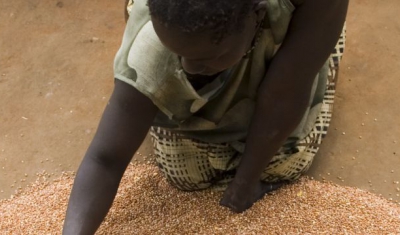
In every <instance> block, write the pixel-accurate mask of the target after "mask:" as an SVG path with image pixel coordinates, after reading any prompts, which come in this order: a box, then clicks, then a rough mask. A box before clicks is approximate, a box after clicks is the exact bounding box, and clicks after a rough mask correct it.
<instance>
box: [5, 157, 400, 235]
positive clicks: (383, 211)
mask: <svg viewBox="0 0 400 235" xmlns="http://www.w3.org/2000/svg"><path fill="white" fill-rule="evenodd" d="M72 182H73V176H71V175H68V174H65V175H63V176H62V177H61V178H60V179H59V180H56V181H54V182H50V181H49V180H45V179H41V180H39V181H38V182H37V183H35V184H34V185H32V186H30V187H28V188H26V189H25V190H24V191H23V192H20V193H17V194H16V195H15V196H14V197H13V198H12V199H8V200H2V201H0V218H1V219H0V234H60V231H61V228H62V223H63V219H64V213H65V210H66V206H67V200H68V195H69V192H70V189H71V186H72ZM220 197H221V193H216V192H210V191H202V192H194V193H185V192H180V191H178V190H175V189H174V188H172V187H170V186H169V185H168V184H167V183H166V181H165V180H164V178H163V177H161V176H160V174H159V172H158V169H157V168H156V167H155V166H153V165H149V164H145V165H143V164H133V165H131V166H129V168H128V170H127V172H126V174H125V177H124V178H123V182H122V183H121V186H120V190H119V192H118V195H117V198H116V200H115V202H114V205H113V207H112V209H111V210H110V213H109V214H108V216H107V218H106V220H105V222H104V223H103V224H102V226H101V227H100V229H99V231H98V234H194V233H196V234H273V233H274V234H288V233H302V234H303V233H319V234H320V233H328V234H337V233H342V234H343V233H350V234H351V233H361V234H388V233H392V234H393V233H395V234H397V233H400V206H399V205H397V204H394V203H391V202H389V201H387V200H386V199H383V198H380V197H378V196H376V195H373V194H371V193H367V192H365V191H362V190H359V189H354V188H349V187H340V186H337V185H334V184H330V183H321V182H317V181H313V180H309V179H302V180H300V181H299V182H298V183H296V184H292V185H288V186H285V187H284V188H282V189H280V190H278V191H277V192H276V193H274V194H273V195H269V196H267V197H265V198H264V199H263V200H261V201H260V202H258V203H257V204H255V205H254V206H253V207H252V209H250V210H248V211H247V212H245V213H243V214H234V213H231V212H230V211H229V210H228V209H226V208H223V207H220V206H219V205H218V201H219V199H220Z"/></svg>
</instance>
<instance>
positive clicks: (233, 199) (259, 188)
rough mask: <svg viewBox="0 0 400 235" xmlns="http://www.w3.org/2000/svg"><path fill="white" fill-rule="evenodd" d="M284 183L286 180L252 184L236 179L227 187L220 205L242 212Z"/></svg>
mask: <svg viewBox="0 0 400 235" xmlns="http://www.w3.org/2000/svg"><path fill="white" fill-rule="evenodd" d="M284 184H285V182H276V183H265V182H262V181H258V182H255V183H252V184H250V183H245V182H237V181H235V180H234V181H232V183H231V184H229V186H228V188H227V189H226V191H225V193H224V195H223V197H222V199H221V201H220V205H222V206H226V207H229V208H230V209H231V210H232V211H234V212H237V213H241V212H243V211H245V210H247V209H249V208H250V207H251V206H252V205H253V204H254V203H255V202H256V201H258V200H259V199H261V198H263V197H264V195H265V194H267V193H270V192H272V191H274V190H276V189H278V188H280V187H281V186H282V185H284Z"/></svg>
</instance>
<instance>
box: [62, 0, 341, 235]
mask: <svg viewBox="0 0 400 235" xmlns="http://www.w3.org/2000/svg"><path fill="white" fill-rule="evenodd" d="M347 5H348V1H347V0H333V1H332V0H320V1H312V0H254V1H243V0H220V1H214V0H148V2H146V1H145V0H136V1H135V2H134V3H133V5H132V8H131V13H130V17H129V20H128V22H127V27H126V30H125V33H124V38H123V41H122V45H121V47H120V49H119V51H118V53H117V55H116V58H115V63H114V71H115V78H116V80H115V88H114V91H113V94H112V96H111V98H110V101H109V103H108V105H107V107H106V109H105V111H104V114H103V117H102V119H101V122H100V125H99V128H98V131H97V133H96V135H95V137H94V139H93V141H92V143H91V145H90V147H89V149H88V151H87V153H86V156H85V158H84V160H83V162H82V164H81V166H80V168H79V170H78V174H77V176H76V179H75V184H74V187H73V190H72V193H71V198H70V202H69V206H68V211H67V217H66V221H65V224H64V234H92V233H94V232H95V231H96V229H97V228H98V226H99V224H100V223H101V221H102V220H103V219H104V217H105V215H106V214H107V212H108V210H109V208H110V206H111V204H112V201H113V199H114V197H115V194H116V191H117V188H118V184H119V182H120V180H121V177H122V175H123V173H124V171H125V169H126V167H127V165H128V164H129V162H130V160H131V158H132V156H133V154H134V152H135V151H136V150H137V148H138V147H139V146H140V144H141V142H142V141H143V139H144V137H145V135H146V133H147V131H148V130H149V129H150V131H151V135H152V138H153V143H154V148H155V153H156V161H157V162H158V164H159V166H160V169H161V170H162V172H163V173H164V175H165V176H166V177H167V179H168V181H169V182H170V183H171V184H172V185H174V186H175V187H178V188H179V189H182V190H198V189H204V188H208V187H212V188H215V189H222V190H225V192H224V195H223V198H222V199H221V202H220V203H221V205H223V206H227V207H229V208H231V209H232V210H233V211H236V212H242V211H244V210H246V209H248V208H249V207H251V205H252V204H253V203H254V202H255V201H257V200H258V199H260V198H261V197H262V196H263V195H265V194H266V193H268V192H270V191H272V190H275V189H277V188H279V187H280V186H281V185H283V184H284V183H285V182H287V181H293V180H296V179H297V178H299V177H300V175H301V174H302V173H303V172H305V171H306V170H307V169H308V168H309V166H310V164H311V162H312V160H313V157H314V155H315V153H316V152H317V150H318V148H319V146H320V144H321V141H322V138H323V137H324V136H325V135H326V131H327V128H328V126H329V122H330V117H331V111H332V103H333V95H334V89H335V82H336V81H335V78H336V73H337V69H338V63H339V60H340V56H341V53H342V52H343V46H344V45H343V44H344V35H342V37H341V38H340V39H339V43H338V44H337V45H336V48H335V44H336V43H337V41H338V38H339V35H340V33H341V32H342V28H343V24H344V21H345V15H346V11H347ZM333 48H335V50H334V54H332V55H331V52H332V49H333Z"/></svg>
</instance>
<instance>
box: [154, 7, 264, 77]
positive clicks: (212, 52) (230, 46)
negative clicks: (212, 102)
mask: <svg viewBox="0 0 400 235" xmlns="http://www.w3.org/2000/svg"><path fill="white" fill-rule="evenodd" d="M148 5H149V9H150V14H151V17H152V21H153V25H154V29H155V31H156V33H157V35H158V37H159V38H160V40H161V42H162V43H163V44H164V45H165V46H166V47H167V48H169V49H170V50H171V51H172V52H174V53H176V54H178V55H180V56H181V58H182V66H183V68H184V69H185V70H186V71H187V72H188V73H192V74H204V75H211V74H215V73H217V72H220V71H222V70H225V69H227V68H229V67H231V66H233V65H234V64H236V63H237V62H238V61H239V60H240V59H241V58H242V57H243V55H244V54H245V53H246V51H247V50H248V49H249V48H250V47H251V43H252V41H253V38H254V36H255V33H256V31H257V29H258V26H259V23H260V22H261V21H262V20H263V18H264V15H265V11H266V3H265V1H263V0H255V1H252V0H148Z"/></svg>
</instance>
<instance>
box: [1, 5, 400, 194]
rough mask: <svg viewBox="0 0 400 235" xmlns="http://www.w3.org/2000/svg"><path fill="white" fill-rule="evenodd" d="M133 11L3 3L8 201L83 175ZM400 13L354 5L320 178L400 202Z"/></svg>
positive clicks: (319, 160)
mask: <svg viewBox="0 0 400 235" xmlns="http://www.w3.org/2000/svg"><path fill="white" fill-rule="evenodd" d="M123 7H124V0H120V1H106V0H100V1H78V0H70V1H58V0H31V1H22V0H14V1H7V0H0V19H1V20H0V52H1V53H0V190H1V191H0V199H1V198H8V197H10V195H11V194H12V193H13V192H14V191H15V189H17V188H19V187H24V186H25V185H26V184H27V183H30V182H32V181H34V180H35V179H36V175H35V174H36V173H38V172H42V171H46V172H47V173H49V174H52V175H53V177H55V176H58V175H60V174H61V172H63V171H76V169H77V167H78V165H79V163H80V161H81V159H82V157H83V155H84V153H85V151H86V149H87V147H88V145H89V143H90V140H91V139H92V137H93V135H94V133H95V130H96V127H97V124H98V122H99V119H100V116H101V113H102V111H103V109H104V107H105V105H106V103H107V100H108V98H109V96H110V94H111V91H112V88H113V58H114V55H115V53H116V51H117V49H118V47H119V45H120V42H121V39H122V34H123V30H124V27H125V23H124V13H123ZM399 12H400V2H399V1H398V0H386V1H374V0H352V1H350V8H349V14H348V20H347V26H348V34H347V36H348V39H347V47H346V51H345V56H344V60H343V62H342V66H341V72H340V78H339V83H338V90H337V97H336V100H335V102H336V103H335V114H334V118H333V123H332V126H331V129H330V133H329V135H328V137H327V138H326V140H325V143H324V146H323V148H322V149H321V151H320V153H319V154H318V156H317V157H316V159H315V162H314V164H313V166H312V169H311V170H310V175H312V176H314V177H315V178H316V179H319V180H323V179H326V180H331V181H334V182H336V183H339V184H342V185H349V186H356V187H359V188H362V189H366V190H369V191H371V192H375V193H378V194H383V196H385V197H387V198H392V199H393V200H399V201H400V197H399V193H400V192H399V191H400V189H399V187H400V185H399V184H396V182H398V181H400V169H399V166H400V157H399V155H400V127H399V117H400V106H399V105H398V104H399V103H400V96H399V93H398V91H399V90H400V81H399V77H400V69H399V68H400V46H399V44H398V42H399V41H400V18H399V17H398V13H399ZM150 149H151V146H150V145H149V141H148V139H147V140H146V141H145V142H144V144H143V145H142V147H141V149H140V150H139V152H140V153H141V154H142V155H146V154H148V153H150ZM138 156H139V155H138Z"/></svg>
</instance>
